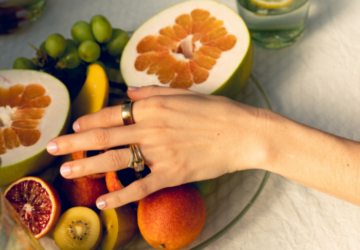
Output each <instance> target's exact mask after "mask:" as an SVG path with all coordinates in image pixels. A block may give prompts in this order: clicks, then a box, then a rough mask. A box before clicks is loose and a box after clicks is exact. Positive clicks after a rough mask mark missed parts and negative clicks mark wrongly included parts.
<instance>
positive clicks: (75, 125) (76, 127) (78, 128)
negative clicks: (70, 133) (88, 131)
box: [73, 121, 80, 132]
mask: <svg viewBox="0 0 360 250" xmlns="http://www.w3.org/2000/svg"><path fill="white" fill-rule="evenodd" d="M73 130H74V131H75V132H79V131H80V124H79V122H78V121H76V122H74V124H73Z"/></svg>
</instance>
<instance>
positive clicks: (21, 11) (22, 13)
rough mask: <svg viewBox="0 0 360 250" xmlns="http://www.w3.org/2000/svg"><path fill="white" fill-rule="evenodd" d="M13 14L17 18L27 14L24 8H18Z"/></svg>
mask: <svg viewBox="0 0 360 250" xmlns="http://www.w3.org/2000/svg"><path fill="white" fill-rule="evenodd" d="M15 15H16V17H17V18H22V17H26V16H27V15H28V12H27V11H26V10H20V11H18V12H16V14H15Z"/></svg>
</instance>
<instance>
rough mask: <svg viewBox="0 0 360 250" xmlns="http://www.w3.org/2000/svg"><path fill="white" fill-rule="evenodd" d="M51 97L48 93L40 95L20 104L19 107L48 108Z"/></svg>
mask: <svg viewBox="0 0 360 250" xmlns="http://www.w3.org/2000/svg"><path fill="white" fill-rule="evenodd" d="M50 103H51V98H50V96H48V95H45V96H40V97H38V98H35V99H32V100H31V101H29V102H27V103H25V104H24V105H22V106H20V107H19V109H29V108H46V107H48V106H49V105H50Z"/></svg>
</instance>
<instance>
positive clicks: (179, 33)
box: [174, 24, 188, 39]
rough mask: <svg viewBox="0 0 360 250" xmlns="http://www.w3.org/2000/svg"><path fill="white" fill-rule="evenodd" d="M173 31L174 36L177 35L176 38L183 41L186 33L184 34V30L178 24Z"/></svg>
mask: <svg viewBox="0 0 360 250" xmlns="http://www.w3.org/2000/svg"><path fill="white" fill-rule="evenodd" d="M174 31H175V34H176V35H177V37H179V38H180V39H184V38H185V37H187V36H188V33H187V32H186V30H185V29H184V28H183V27H182V26H180V25H178V24H175V25H174Z"/></svg>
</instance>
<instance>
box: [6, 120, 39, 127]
mask: <svg viewBox="0 0 360 250" xmlns="http://www.w3.org/2000/svg"><path fill="white" fill-rule="evenodd" d="M39 124H40V121H39V120H17V121H13V122H12V123H11V127H16V128H27V129H32V128H36V127H37V126H38V125H39Z"/></svg>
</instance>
